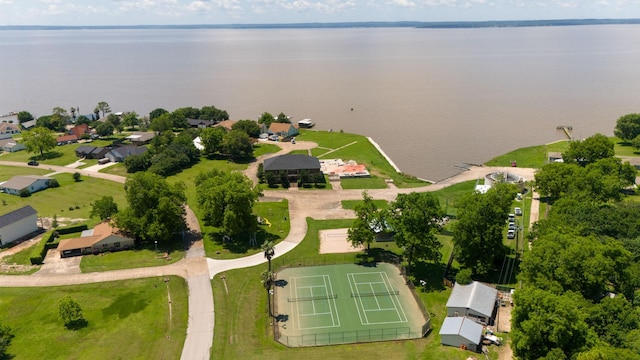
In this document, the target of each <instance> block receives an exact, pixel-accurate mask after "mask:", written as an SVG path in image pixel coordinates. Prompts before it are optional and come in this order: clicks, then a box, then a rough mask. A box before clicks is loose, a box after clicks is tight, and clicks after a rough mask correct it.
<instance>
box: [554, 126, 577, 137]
mask: <svg viewBox="0 0 640 360" xmlns="http://www.w3.org/2000/svg"><path fill="white" fill-rule="evenodd" d="M556 129H558V130H562V131H564V134H565V135H567V138H569V140H573V136H572V135H571V132H572V131H573V126H571V125H558V127H557V128H556Z"/></svg>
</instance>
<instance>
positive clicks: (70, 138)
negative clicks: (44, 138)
mask: <svg viewBox="0 0 640 360" xmlns="http://www.w3.org/2000/svg"><path fill="white" fill-rule="evenodd" d="M56 142H57V143H58V146H60V145H67V144H73V143H77V142H78V137H77V136H75V135H73V134H72V135H63V136H60V137H58V138H57V139H56Z"/></svg>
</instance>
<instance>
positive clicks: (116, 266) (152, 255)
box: [80, 245, 185, 273]
mask: <svg viewBox="0 0 640 360" xmlns="http://www.w3.org/2000/svg"><path fill="white" fill-rule="evenodd" d="M154 246H155V245H150V247H154ZM165 253H167V254H168V256H169V257H164V254H165ZM184 255H185V252H184V250H182V249H171V250H169V251H167V250H166V249H162V248H161V247H159V248H158V252H156V251H155V249H153V248H151V249H139V250H123V251H116V252H105V253H101V254H99V255H84V256H83V257H82V261H81V262H80V270H81V271H82V272H83V273H90V272H96V271H110V270H120V269H135V268H142V267H152V266H164V265H169V264H173V263H174V262H176V261H179V260H181V259H183V258H184Z"/></svg>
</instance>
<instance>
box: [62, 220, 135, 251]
mask: <svg viewBox="0 0 640 360" xmlns="http://www.w3.org/2000/svg"><path fill="white" fill-rule="evenodd" d="M134 243H135V242H134V240H133V239H132V238H130V237H128V236H126V235H125V234H124V233H122V231H120V229H118V228H116V227H114V226H112V225H111V224H110V223H109V222H108V221H106V222H102V223H100V224H98V225H96V227H94V228H93V229H90V230H85V231H83V232H82V234H81V235H80V237H78V238H73V239H65V240H62V241H60V244H59V245H58V252H59V253H60V257H70V256H79V255H86V254H94V253H96V254H97V253H100V252H105V251H117V250H126V249H130V248H132V247H133V246H134Z"/></svg>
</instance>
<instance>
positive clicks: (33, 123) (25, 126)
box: [20, 119, 38, 130]
mask: <svg viewBox="0 0 640 360" xmlns="http://www.w3.org/2000/svg"><path fill="white" fill-rule="evenodd" d="M37 122H38V121H37V120H35V119H33V120H29V121H25V122H23V123H22V124H20V125H22V128H23V129H25V130H27V129H31V128H32V127H34V126H36V123H37Z"/></svg>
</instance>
